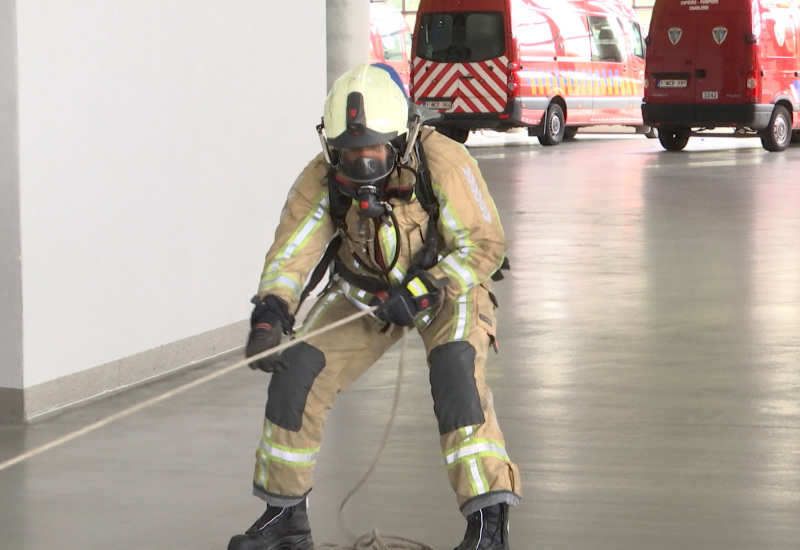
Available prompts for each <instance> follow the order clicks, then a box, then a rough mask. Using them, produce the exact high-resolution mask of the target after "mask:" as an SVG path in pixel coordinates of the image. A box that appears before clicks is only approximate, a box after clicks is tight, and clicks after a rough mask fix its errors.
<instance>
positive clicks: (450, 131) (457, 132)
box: [436, 126, 469, 143]
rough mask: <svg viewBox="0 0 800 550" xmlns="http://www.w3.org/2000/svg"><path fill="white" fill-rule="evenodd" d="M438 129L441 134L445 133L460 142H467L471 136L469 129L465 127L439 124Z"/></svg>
mask: <svg viewBox="0 0 800 550" xmlns="http://www.w3.org/2000/svg"><path fill="white" fill-rule="evenodd" d="M436 131H438V132H439V133H440V134H444V135H446V136H447V137H449V138H450V139H452V140H455V141H457V142H459V143H466V142H467V138H468V137H469V130H464V129H463V128H449V127H447V126H437V127H436Z"/></svg>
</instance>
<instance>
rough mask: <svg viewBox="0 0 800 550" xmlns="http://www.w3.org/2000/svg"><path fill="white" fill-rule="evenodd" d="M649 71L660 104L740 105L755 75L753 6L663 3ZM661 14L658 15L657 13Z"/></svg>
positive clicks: (739, 0) (736, 0)
mask: <svg viewBox="0 0 800 550" xmlns="http://www.w3.org/2000/svg"><path fill="white" fill-rule="evenodd" d="M659 2H660V3H661V6H660V7H658V6H657V7H656V8H655V10H657V11H658V12H659V13H654V15H653V19H652V21H651V25H650V36H651V40H652V46H653V47H652V51H651V52H649V53H648V65H649V66H648V71H649V72H650V75H651V77H652V78H653V84H654V85H655V90H651V91H650V100H651V101H652V102H658V103H682V104H715V103H741V102H742V101H743V99H744V97H745V91H746V81H747V73H748V72H749V71H750V70H752V68H753V67H752V66H753V54H752V45H751V44H747V43H746V41H747V39H748V35H749V34H750V33H752V25H751V22H750V21H751V19H750V0H725V1H724V2H719V3H712V2H701V0H659ZM659 8H660V9H659Z"/></svg>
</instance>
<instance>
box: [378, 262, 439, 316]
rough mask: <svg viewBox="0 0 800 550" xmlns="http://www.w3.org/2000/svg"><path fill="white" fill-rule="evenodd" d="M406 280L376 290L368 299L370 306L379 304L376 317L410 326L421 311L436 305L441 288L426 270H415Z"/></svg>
mask: <svg viewBox="0 0 800 550" xmlns="http://www.w3.org/2000/svg"><path fill="white" fill-rule="evenodd" d="M406 281H407V282H406V283H404V284H403V285H401V286H395V287H392V288H390V289H389V290H388V291H386V292H383V291H381V292H378V293H377V294H376V295H375V296H374V297H373V298H372V300H370V302H369V305H370V306H379V307H378V309H376V310H375V316H376V317H377V318H378V319H382V320H384V321H388V322H389V323H393V324H395V325H399V326H401V327H410V326H411V325H413V324H414V319H415V318H416V316H417V315H419V313H420V312H421V311H423V310H425V309H428V308H429V307H433V306H436V305H438V304H439V302H440V301H441V299H442V298H441V288H440V286H439V284H438V283H437V281H436V279H434V277H433V276H432V275H431V274H430V273H428V272H427V271H422V270H417V271H415V272H413V273H411V274H410V275H409V278H408V279H407V280H406Z"/></svg>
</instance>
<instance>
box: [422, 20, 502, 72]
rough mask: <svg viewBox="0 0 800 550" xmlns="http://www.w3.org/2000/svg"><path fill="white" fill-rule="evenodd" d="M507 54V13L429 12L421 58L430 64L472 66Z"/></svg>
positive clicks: (423, 31)
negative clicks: (504, 14)
mask: <svg viewBox="0 0 800 550" xmlns="http://www.w3.org/2000/svg"><path fill="white" fill-rule="evenodd" d="M503 52H505V33H504V32H503V14H502V13H500V12H487V11H477V12H468V11H459V12H448V13H426V14H423V15H422V18H421V21H420V23H419V29H418V35H417V52H416V54H417V56H418V57H421V58H422V59H427V60H429V61H440V62H453V63H455V62H459V63H471V62H476V61H486V60H487V59H493V58H495V57H500V56H501V55H503Z"/></svg>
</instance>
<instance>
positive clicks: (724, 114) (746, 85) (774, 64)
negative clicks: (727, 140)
mask: <svg viewBox="0 0 800 550" xmlns="http://www.w3.org/2000/svg"><path fill="white" fill-rule="evenodd" d="M798 40H800V6H798V0H657V1H656V3H655V5H654V6H653V15H652V20H651V22H650V34H649V36H648V38H647V42H648V44H649V46H648V50H647V80H646V87H645V94H644V104H643V105H642V112H643V117H644V121H645V123H646V124H650V125H652V126H655V127H656V128H657V129H658V138H659V140H660V141H661V145H662V146H663V147H664V148H665V149H667V150H669V151H679V150H681V149H683V148H684V147H685V146H686V144H687V142H688V141H689V136H694V135H698V134H701V133H704V132H706V131H708V130H712V129H715V128H730V129H731V130H732V131H731V132H728V133H723V134H719V133H718V134H715V135H728V136H732V137H748V136H751V137H755V136H758V137H760V138H761V144H762V145H763V146H764V148H765V149H767V150H768V151H783V150H784V149H786V147H787V146H788V145H789V143H790V142H791V141H800V96H799V95H798V91H799V90H800V80H798V76H800V45H799V44H798Z"/></svg>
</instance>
